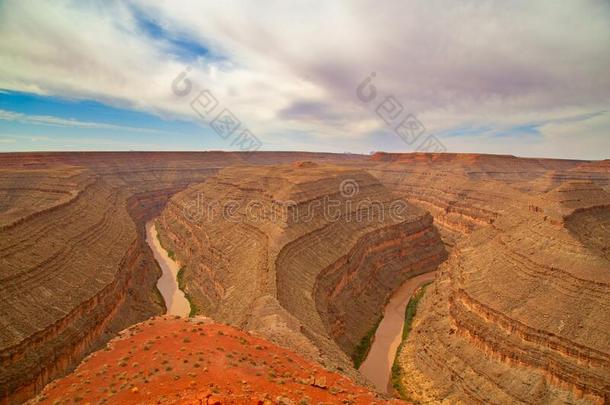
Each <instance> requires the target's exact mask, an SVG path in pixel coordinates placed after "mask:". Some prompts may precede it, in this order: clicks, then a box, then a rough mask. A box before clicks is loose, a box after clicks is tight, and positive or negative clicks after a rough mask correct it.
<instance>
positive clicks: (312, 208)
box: [0, 152, 610, 404]
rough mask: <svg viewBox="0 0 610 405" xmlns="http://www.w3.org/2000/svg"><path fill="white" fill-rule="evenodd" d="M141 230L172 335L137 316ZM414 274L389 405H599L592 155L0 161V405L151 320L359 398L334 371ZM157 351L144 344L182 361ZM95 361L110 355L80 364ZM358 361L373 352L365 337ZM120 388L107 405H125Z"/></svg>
mask: <svg viewBox="0 0 610 405" xmlns="http://www.w3.org/2000/svg"><path fill="white" fill-rule="evenodd" d="M147 223H150V224H151V225H150V226H152V224H153V223H154V224H155V226H156V230H157V231H158V235H159V241H160V242H161V244H162V245H163V248H165V249H166V250H167V252H170V251H171V252H172V255H175V259H176V261H177V262H178V263H180V268H181V274H180V277H179V278H180V280H179V282H180V283H181V289H182V290H183V291H184V296H185V298H186V299H188V303H189V305H190V307H191V308H190V309H191V310H190V311H189V312H190V313H191V314H192V315H194V316H196V317H195V318H192V319H191V320H189V319H180V320H175V319H172V318H163V319H161V318H154V320H152V321H147V320H149V319H153V317H155V316H159V315H161V314H164V313H165V312H166V311H167V308H166V301H165V300H164V299H163V296H162V295H161V294H160V293H159V290H158V289H157V281H158V279H159V278H160V277H161V275H162V271H161V269H160V267H159V265H158V264H157V261H156V260H155V256H154V253H153V250H151V248H150V246H149V244H147V240H146V238H147V230H146V224H147ZM149 236H150V235H149ZM432 271H436V277H435V279H434V281H433V283H432V284H431V285H430V286H429V287H428V288H427V289H426V292H425V295H424V297H423V299H422V301H421V302H420V304H419V307H418V312H417V317H416V318H415V322H414V324H413V330H412V332H411V334H410V335H409V338H408V340H407V341H406V342H405V344H403V345H402V346H401V350H400V351H399V353H398V354H397V356H398V358H397V363H398V364H399V367H400V368H401V371H402V372H401V375H402V376H403V380H404V381H402V385H403V386H404V387H405V389H406V392H407V393H408V398H407V399H408V400H411V401H418V402H428V401H429V402H441V401H448V402H451V403H453V402H462V403H530V404H538V403H575V404H576V403H594V404H597V403H599V404H602V403H605V402H608V401H609V400H610V346H609V342H610V315H609V314H610V307H609V303H610V299H609V298H610V162H609V161H591V162H589V161H568V160H554V159H532V158H517V157H514V156H501V155H480V154H448V153H444V154H430V153H428V154H424V153H414V154H389V153H376V154H374V155H372V156H364V155H352V154H324V153H290V152H257V153H249V154H240V153H228V152H201V153H195V152H193V153H190V152H189V153H179V152H168V153H153V152H150V153H144V152H129V153H127V152H125V153H111V152H106V153H102V152H95V153H85V152H83V153H27V154H19V153H8V154H0V298H1V299H0V403H7V404H13V403H22V402H24V401H26V400H28V399H30V398H33V397H35V396H36V394H37V393H39V392H41V391H42V390H43V388H44V387H45V386H46V385H47V384H48V383H49V382H51V381H53V380H55V379H57V378H59V377H62V376H65V375H66V374H67V373H69V372H70V371H72V370H73V369H74V368H75V367H76V366H77V365H78V364H79V363H80V362H81V361H82V360H83V359H84V358H87V359H89V360H87V361H85V362H83V363H82V364H81V366H79V369H77V371H76V373H77V374H70V375H68V376H67V377H65V380H58V381H59V382H58V383H53V384H51V385H50V386H48V388H47V389H45V391H43V394H42V395H43V396H42V397H41V396H39V397H37V400H40V401H43V402H44V400H45V398H47V397H48V398H54V399H62V392H66V393H67V392H68V391H69V389H68V387H69V386H70V383H69V382H70V381H74V379H75V378H76V377H75V376H78V373H79V372H80V373H83V372H86V373H89V375H91V373H93V375H95V373H96V372H100V369H99V367H101V365H102V363H105V364H109V363H113V364H114V363H116V359H117V358H119V357H122V356H125V354H120V353H122V352H121V350H122V351H128V349H126V348H122V349H116V347H118V346H119V345H121V344H122V343H119V342H123V340H119V341H116V343H113V344H111V346H110V347H108V348H107V349H108V350H109V351H108V352H106V351H105V350H103V351H99V352H96V354H94V355H93V357H86V356H88V355H89V354H90V353H92V352H93V351H96V350H98V349H101V348H103V347H104V345H105V344H106V343H107V342H109V341H110V340H111V339H112V338H113V337H115V336H117V335H118V334H119V332H120V331H121V330H126V328H129V327H131V326H132V325H136V324H137V325H139V326H137V327H136V329H127V331H130V330H131V331H135V330H138V331H139V330H143V331H144V332H142V333H145V334H146V333H148V334H154V332H152V331H151V330H149V329H151V328H148V327H147V326H146V322H151V323H154V324H155V325H156V326H155V327H158V328H162V330H163V331H164V332H163V333H161V332H159V333H160V334H162V335H166V336H170V335H172V334H179V333H183V331H182V329H184V328H187V329H189V330H190V329H192V328H191V326H189V325H191V324H192V323H191V324H188V323H189V322H193V321H194V320H195V319H199V320H200V321H201V322H203V323H205V324H206V325H208V324H209V325H214V323H217V324H223V325H224V326H220V325H219V326H205V328H207V327H211V328H212V329H214V328H221V329H222V328H227V329H222V330H223V331H224V332H223V333H225V332H226V333H227V334H235V336H238V335H239V334H240V333H244V334H245V335H239V336H241V337H242V338H244V339H250V338H249V337H248V336H255V337H256V339H261V341H264V342H265V343H260V342H259V343H258V344H264V345H270V347H271V345H273V347H277V348H278V349H277V350H285V351H286V352H282V353H284V354H285V353H296V354H295V356H299V359H302V360H299V362H300V361H303V362H307V364H315V365H316V366H315V367H319V368H320V370H322V369H325V370H327V371H325V372H328V373H332V374H328V376H327V379H331V378H345V379H347V380H346V381H349V382H350V383H349V384H354V385H353V386H350V387H349V389H347V388H346V389H345V390H346V391H347V392H351V393H354V395H356V394H355V393H359V394H362V395H365V396H366V395H375V394H372V393H371V390H374V389H375V387H374V385H372V384H371V383H372V382H371V381H370V380H367V378H366V377H365V376H363V374H362V373H361V372H360V371H358V370H357V369H356V367H355V366H354V361H353V359H354V356H355V354H356V352H357V348H358V346H359V344H360V343H361V342H362V340H363V338H365V337H366V336H367V335H369V334H371V331H372V332H373V333H374V331H375V328H376V327H377V325H378V324H379V322H380V321H381V319H382V314H383V313H384V308H386V305H387V304H388V302H390V297H392V295H393V294H394V293H395V292H396V291H398V290H399V288H400V287H401V286H402V285H405V283H406V282H408V281H409V280H412V279H414V277H417V276H419V275H421V274H427V273H430V272H432ZM404 299H405V297H403V302H404ZM183 315H186V314H185V313H183ZM201 316H205V317H209V318H211V319H213V322H212V321H211V320H208V319H207V318H206V319H205V320H204V319H203V318H201ZM182 325H186V326H182ZM195 325H196V323H195ZM228 325H230V326H228ZM394 326H396V323H395V322H394ZM398 326H399V328H398V329H400V325H398ZM201 327H202V328H203V326H201ZM196 328H198V327H197V326H195V329H196ZM229 328H232V329H229ZM212 329H210V330H212ZM384 330H385V327H383V328H381V329H380V330H379V333H382V332H383V331H384ZM197 332H198V333H199V332H200V331H197ZM133 333H135V332H133ZM133 333H132V332H121V336H123V335H132V334H133ZM138 333H140V332H138ZM198 333H194V332H193V335H192V336H191V337H189V336H181V338H183V339H191V340H194V339H199V338H198V337H196V336H199V334H198ZM214 333H216V330H215V329H214ZM146 336H147V338H146V339H151V337H150V336H148V335H146ZM380 336H381V335H380ZM153 338H154V336H153ZM133 339H138V338H137V336H133ZM380 340H381V339H380ZM143 341H144V340H139V341H137V342H136V340H134V341H129V339H127V340H125V342H129V343H126V344H128V345H140V344H142V342H143ZM113 342H115V341H113ZM163 342H164V343H163V345H162V346H161V347H162V348H161V349H158V350H161V351H162V352H164V353H169V352H171V353H172V356H176V358H181V357H180V356H181V355H180V353H179V347H178V346H175V344H174V345H172V344H170V343H168V342H165V341H163ZM206 342H207V341H206V339H204V340H202V341H201V342H200V344H201V345H202V347H203V346H205V345H206V344H208V343H206ZM378 343H379V342H378ZM214 344H216V345H224V344H229V343H227V342H224V341H223V342H220V343H219V342H217V341H214ZM144 351H145V352H146V350H144ZM106 353H108V354H107V355H108V356H114V357H109V358H108V359H106V360H103V361H102V360H100V361H99V362H97V363H96V362H93V361H92V360H91V359H96V358H98V359H100V358H103V356H104V355H106ZM239 353H240V352H239V351H237V352H236V354H235V355H236V356H238V355H239ZM248 353H249V355H252V352H251V351H249V352H248ZM278 353H279V352H278ZM371 353H374V354H373V356H375V358H378V357H379V354H376V353H377V351H376V349H375V342H374V341H373V347H372V349H371V351H370V352H369V356H370V355H371ZM149 355H150V353H144V352H140V351H139V350H138V351H137V352H134V353H131V354H129V357H130V361H131V362H136V363H138V364H141V365H146V366H147V367H154V366H153V363H154V362H155V361H157V360H158V359H159V357H158V356H159V355H157V360H155V359H152V358H149V357H147V356H149ZM244 355H246V356H248V354H244ZM96 361H97V360H96ZM214 361H216V360H214ZM369 361H370V360H369ZM215 364H216V367H218V364H219V363H215ZM223 364H224V363H223ZM303 364H305V363H303ZM88 366H89V367H91V368H90V369H88V368H87V367H88ZM119 367H120V366H119ZM308 367H313V366H308ZM238 369H239V367H238ZM79 370H80V371H79ZM115 371H116V373H119V371H120V370H118V369H117V370H113V372H115ZM162 374H163V373H161V374H160V375H162ZM331 376H333V377H331ZM183 377H184V381H186V380H187V378H186V377H185V374H184V373H182V374H180V375H179V380H177V381H181V383H182V380H183ZM138 378H139V377H138ZM159 378H161V379H162V380H163V381H166V379H168V378H170V376H169V374H167V375H163V376H162V377H159ZM172 378H173V377H172ZM216 378H219V379H220V378H222V376H220V375H218V376H216ZM231 378H233V377H231ZM235 378H241V377H235ZM299 378H301V377H299ZM303 378H309V376H304V377H303ZM64 381H65V382H64ZM215 381H216V380H215ZM248 381H249V382H248V384H251V382H250V380H248ZM253 381H254V380H253ZM256 381H258V382H256V383H255V385H256V384H263V383H262V382H261V381H260V380H256ZM181 383H180V384H181ZM200 383H201V382H200V381H199V380H197V379H195V384H196V385H197V386H198V385H199V384H200ZM54 384H55V385H54ZM180 384H178V385H177V386H176V387H175V389H176V390H178V389H180V390H182V391H184V393H185V395H186V393H187V392H188V387H186V386H185V387H182V386H181V385H180ZM215 384H218V383H215ZM265 384H266V383H265ZM346 384H347V383H346ZM305 385H306V386H311V384H305ZM180 387H182V388H180ZM273 387H274V388H271V385H270V386H268V387H267V389H269V390H276V389H277V387H275V385H273ZM127 388H128V390H126V391H125V392H122V391H121V392H118V393H113V395H112V396H111V397H107V399H106V400H109V399H108V398H110V400H112V398H114V399H116V398H122V399H121V400H123V399H125V401H127V402H125V403H129V401H132V402H134V401H135V402H137V398H139V397H138V395H139V394H142V393H144V392H143V391H142V389H141V387H140V392H139V394H138V391H136V392H133V391H132V388H133V387H127ZM314 388H315V387H314ZM317 388H318V389H319V388H320V387H317ZM110 389H111V388H108V390H110ZM308 389H309V388H308ZM62 390H63V391H62ZM165 390H166V391H164V393H163V395H166V396H171V393H170V391H169V388H166V389H165ZM381 391H383V390H381ZM70 392H71V391H70ZM274 392H275V391H274ZM315 392H317V391H315V390H314V394H308V395H310V396H311V395H317V394H315ZM106 394H108V392H106ZM200 394H201V392H199V391H198V390H194V391H193V392H191V393H190V394H188V395H190V396H189V397H188V398H190V399H193V401H195V399H194V398H196V397H197V395H200ZM66 395H67V394H66ZM70 395H71V396H73V393H71V394H70ZM87 395H91V400H95V401H98V400H100V399H99V397H95V396H93V393H91V394H87ZM95 395H97V394H95ZM115 395H118V396H115ZM121 395H124V396H121ZM151 395H156V394H155V393H154V392H153V393H152V394H151ZM159 395H160V394H159ZM206 395H207V394H206ZM277 395H282V390H281V389H280V390H279V391H277ZM66 398H68V396H66ZM85 398H87V396H85ZM94 398H97V399H94ZM185 398H186V397H184V398H182V399H183V400H185V401H186V400H187V399H185ZM206 398H208V397H206ZM312 398H313V397H312ZM377 398H381V399H378V400H380V401H381V400H383V399H384V397H383V396H382V397H377ZM327 400H328V399H327ZM330 401H331V402H332V399H331V400H330ZM355 401H356V403H358V401H357V400H355ZM363 403H364V402H363Z"/></svg>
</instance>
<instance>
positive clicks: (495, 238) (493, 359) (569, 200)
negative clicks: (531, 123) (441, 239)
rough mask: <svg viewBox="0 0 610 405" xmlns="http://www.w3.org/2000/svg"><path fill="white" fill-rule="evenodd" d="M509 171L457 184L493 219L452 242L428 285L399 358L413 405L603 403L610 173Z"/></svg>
mask: <svg viewBox="0 0 610 405" xmlns="http://www.w3.org/2000/svg"><path fill="white" fill-rule="evenodd" d="M545 164H547V163H545ZM587 166H589V165H587ZM587 166H585V168H586V167H587ZM444 170H446V168H443V171H444ZM452 170H453V171H458V172H459V171H460V170H462V169H461V168H459V167H453V169H452ZM512 170H513V174H512V175H511V174H510V173H508V172H507V173H504V174H503V175H502V178H499V179H498V178H496V179H493V178H492V177H493V176H490V179H489V180H487V181H486V182H487V183H488V184H487V186H484V187H478V186H479V185H478V184H477V182H476V181H474V180H472V181H470V182H464V183H462V184H461V185H460V187H461V188H464V189H471V190H474V189H476V194H473V191H468V195H471V196H472V195H477V196H479V197H481V198H480V203H479V205H481V204H484V205H485V207H486V208H488V209H489V210H490V211H493V212H495V213H496V216H495V219H494V221H493V222H492V223H490V224H487V225H481V226H478V227H475V228H473V229H471V230H470V231H469V233H467V234H464V235H462V236H460V237H459V238H457V243H456V245H455V247H454V249H453V250H452V253H451V255H450V257H449V259H448V260H447V262H445V263H444V264H443V265H442V266H441V268H440V275H439V277H438V278H437V280H436V281H435V283H434V285H433V286H432V287H431V288H429V289H428V290H427V292H426V296H425V297H424V299H423V300H422V302H421V303H420V306H419V308H418V314H419V316H418V318H417V320H416V323H415V327H414V329H413V331H412V334H411V337H410V338H409V340H408V344H406V345H405V346H404V348H403V350H402V352H401V353H400V354H399V362H400V364H401V366H402V367H403V370H404V374H403V375H404V380H403V385H404V387H406V389H407V391H408V392H409V396H410V397H411V398H412V399H414V400H418V401H430V400H432V401H439V400H449V401H451V402H458V401H463V402H465V403H529V404H539V403H600V404H601V403H605V402H607V401H608V400H609V396H610V340H609V338H608V337H609V331H610V300H609V297H610V261H609V257H608V251H609V249H610V234H609V233H608V227H607V224H608V220H609V218H610V207H609V205H608V204H609V203H610V194H608V193H607V191H606V189H605V188H606V187H607V184H608V182H607V181H608V178H607V177H604V176H603V175H600V172H599V171H597V172H596V173H593V174H591V175H590V174H589V173H588V172H587V171H586V170H584V169H583V167H579V165H574V166H573V167H572V168H571V169H565V170H564V169H557V168H553V170H551V171H547V172H546V173H544V172H543V170H540V169H539V170H537V175H536V176H533V175H532V174H531V173H529V170H526V169H524V168H523V167H520V166H519V164H518V162H517V164H516V165H515V167H514V168H513V169H512ZM523 172H524V173H527V174H526V175H523V174H521V173H523ZM483 175H486V171H485V170H483ZM421 176H424V175H423V174H422V175H421ZM425 176H428V177H430V178H435V179H438V178H442V177H443V176H444V174H442V173H440V174H439V173H437V172H436V169H435V168H434V167H432V168H430V169H429V172H428V173H427V174H425ZM494 176H496V175H494ZM420 181H421V182H423V179H421V178H420ZM451 188H452V189H454V188H455V185H454V184H452V185H451ZM485 195H488V196H489V197H490V198H485ZM440 215H442V214H440Z"/></svg>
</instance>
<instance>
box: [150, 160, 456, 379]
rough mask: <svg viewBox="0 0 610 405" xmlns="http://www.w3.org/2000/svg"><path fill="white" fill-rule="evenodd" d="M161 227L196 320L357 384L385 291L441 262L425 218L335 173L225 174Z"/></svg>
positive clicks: (378, 189)
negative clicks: (259, 338) (360, 352)
mask: <svg viewBox="0 0 610 405" xmlns="http://www.w3.org/2000/svg"><path fill="white" fill-rule="evenodd" d="M158 227H159V231H160V235H161V238H162V242H163V244H164V245H165V246H167V247H168V249H171V250H172V251H173V252H175V254H176V257H177V258H178V260H179V261H180V263H181V264H183V265H184V266H185V267H184V281H185V283H184V284H185V286H186V287H185V291H186V293H187V295H188V296H189V297H190V298H191V301H192V303H193V304H194V306H195V307H196V308H197V309H198V310H199V312H200V313H203V314H205V315H207V316H210V317H212V318H214V319H215V320H217V321H222V322H227V323H230V324H233V325H238V326H240V327H242V328H244V329H246V330H252V331H257V332H258V333H260V334H263V335H264V336H266V337H267V338H269V339H272V340H273V341H275V342H277V343H279V344H281V345H283V346H287V347H291V348H294V349H295V350H297V351H299V352H301V353H303V354H305V355H307V356H309V357H310V358H314V359H316V360H319V361H322V362H323V363H325V364H327V365H329V366H333V367H336V368H339V369H342V370H344V371H345V372H349V373H352V374H355V370H353V368H352V366H351V362H350V360H349V358H348V355H350V354H351V352H352V351H353V349H354V347H355V345H356V344H357V342H358V341H359V340H360V339H361V338H362V337H363V336H364V335H365V334H366V332H368V330H370V328H371V327H372V326H373V325H374V324H375V322H376V321H377V320H378V318H379V314H380V313H381V312H382V308H383V305H384V303H385V301H386V299H387V297H388V296H389V295H390V293H391V292H392V291H393V290H394V289H396V288H397V287H398V286H399V285H400V284H401V283H402V282H403V281H404V280H406V279H407V278H409V277H412V276H414V275H417V274H420V273H423V272H428V271H431V270H433V269H434V268H436V266H437V265H438V264H439V263H440V262H441V261H442V260H443V259H444V258H445V250H444V247H443V244H442V243H441V241H440V238H439V235H438V233H437V232H436V230H435V228H434V227H433V226H432V218H431V217H430V215H429V214H427V213H426V212H425V211H422V210H420V209H417V208H415V207H414V206H412V205H409V204H407V203H406V202H404V201H403V200H402V199H400V198H397V197H396V196H395V195H393V194H392V193H391V192H389V191H388V190H387V189H386V188H385V187H384V186H383V185H381V184H380V183H379V182H378V181H377V180H376V179H375V178H374V177H372V176H371V175H369V174H367V173H365V172H363V171H360V170H353V169H348V168H342V167H338V166H328V165H321V166H318V165H315V164H303V163H298V164H295V165H283V166H271V167H258V168H257V167H233V168H227V169H224V170H222V171H220V172H219V173H218V174H217V175H216V176H214V177H211V178H210V179H208V180H207V181H206V182H205V183H204V184H201V185H197V186H192V187H190V188H188V189H187V190H185V191H184V192H182V193H179V194H177V195H176V196H175V197H174V198H172V200H171V201H170V203H169V204H168V205H167V207H166V209H165V211H164V212H163V215H162V216H161V217H160V219H159V222H158Z"/></svg>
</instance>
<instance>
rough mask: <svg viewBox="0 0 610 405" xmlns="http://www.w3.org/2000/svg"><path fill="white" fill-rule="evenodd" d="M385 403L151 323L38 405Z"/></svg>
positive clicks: (201, 329) (209, 331)
mask: <svg viewBox="0 0 610 405" xmlns="http://www.w3.org/2000/svg"><path fill="white" fill-rule="evenodd" d="M388 402H391V403H403V402H402V401H398V400H392V401H386V400H383V399H381V398H379V397H377V396H376V395H375V394H374V393H372V392H370V391H369V390H368V389H366V388H364V387H361V386H358V385H356V384H355V383H354V382H352V381H351V380H350V379H348V378H347V377H344V376H342V375H339V374H336V373H333V372H330V371H327V370H325V369H324V368H322V367H321V366H319V365H317V364H315V363H313V362H310V361H307V360H305V359H303V358H302V357H300V356H298V355H296V354H295V353H293V352H291V351H289V350H286V349H282V348H280V347H278V346H275V345H274V344H272V343H269V342H267V341H266V340H263V339H260V338H257V337H255V336H253V335H250V334H248V333H245V332H242V331H240V330H237V329H235V328H233V327H230V326H227V325H221V324H214V323H211V321H210V320H208V319H206V318H201V317H200V318H191V319H190V320H188V319H184V318H178V319H176V318H175V317H168V316H165V317H157V318H153V319H151V320H149V321H146V322H143V323H141V324H138V325H135V326H133V327H131V328H130V329H128V330H126V331H124V332H122V334H121V336H119V337H117V338H115V339H113V340H112V341H111V342H110V343H109V345H108V346H107V347H106V348H105V349H102V350H100V351H98V352H96V353H94V354H92V355H91V356H89V357H88V358H87V359H85V360H84V361H83V362H82V363H81V364H80V366H79V367H78V368H77V369H76V370H75V371H74V372H73V373H72V374H70V375H68V376H66V377H64V378H62V379H60V380H57V381H55V382H53V383H51V384H49V385H48V386H47V387H46V388H45V389H44V391H43V392H42V394H41V395H40V396H39V397H37V398H36V399H34V400H33V401H32V403H41V404H73V403H79V404H94V403H95V404H104V403H106V404H176V403H179V404H320V403H331V404H374V403H378V404H381V403H388Z"/></svg>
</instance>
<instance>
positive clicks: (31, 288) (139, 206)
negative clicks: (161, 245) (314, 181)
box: [0, 152, 333, 403]
mask: <svg viewBox="0 0 610 405" xmlns="http://www.w3.org/2000/svg"><path fill="white" fill-rule="evenodd" d="M332 156H333V155H328V154H310V155H306V156H305V157H304V158H305V159H307V160H310V161H324V160H326V159H330V158H332ZM295 158H297V159H298V155H295V154H290V153H278V154H266V153H261V154H254V155H252V156H250V160H251V161H252V162H253V163H255V164H257V163H258V164H260V163H263V162H267V161H269V160H274V159H275V160H278V161H287V162H292V161H293V160H295ZM243 161H244V158H243V155H239V154H231V153H222V152H210V153H14V154H13V153H10V154H1V155H0V402H2V403H21V402H22V401H23V400H24V399H27V398H29V397H31V396H32V395H34V394H35V393H36V392H37V391H39V390H40V389H41V388H42V387H43V386H44V385H45V384H46V383H47V382H49V381H51V380H52V379H54V378H55V377H57V376H59V375H62V374H63V373H65V372H66V371H67V370H70V369H71V368H72V367H74V366H75V365H76V364H77V363H78V362H79V361H80V359H82V358H83V356H85V355H86V354H87V353H89V352H90V351H91V350H93V349H95V348H96V347H99V345H101V344H103V343H104V342H106V341H108V339H110V338H111V337H112V336H114V334H115V333H116V332H117V331H119V330H122V329H124V328H125V327H127V326H129V325H131V324H133V323H136V322H140V321H142V320H144V319H146V318H148V317H150V316H152V315H156V314H160V313H162V312H163V311H164V308H163V303H162V302H161V299H160V296H159V295H158V292H157V291H156V288H155V284H156V280H157V278H158V277H159V275H160V271H159V269H158V267H157V265H156V263H155V262H154V259H153V257H152V254H151V252H150V250H149V248H148V246H147V245H146V243H145V233H144V224H145V223H146V222H147V221H148V220H150V219H151V218H153V217H156V216H157V215H158V214H159V212H160V211H161V210H162V209H163V207H164V206H165V204H166V202H167V200H168V199H169V198H170V197H171V196H172V195H174V194H175V193H177V192H179V191H180V190H183V189H184V188H186V187H187V186H188V185H189V184H192V183H199V182H202V181H203V180H205V179H206V178H207V177H209V176H211V175H213V174H214V173H216V172H217V171H218V170H219V169H220V168H222V167H224V166H227V165H230V164H236V163H239V162H243Z"/></svg>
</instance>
